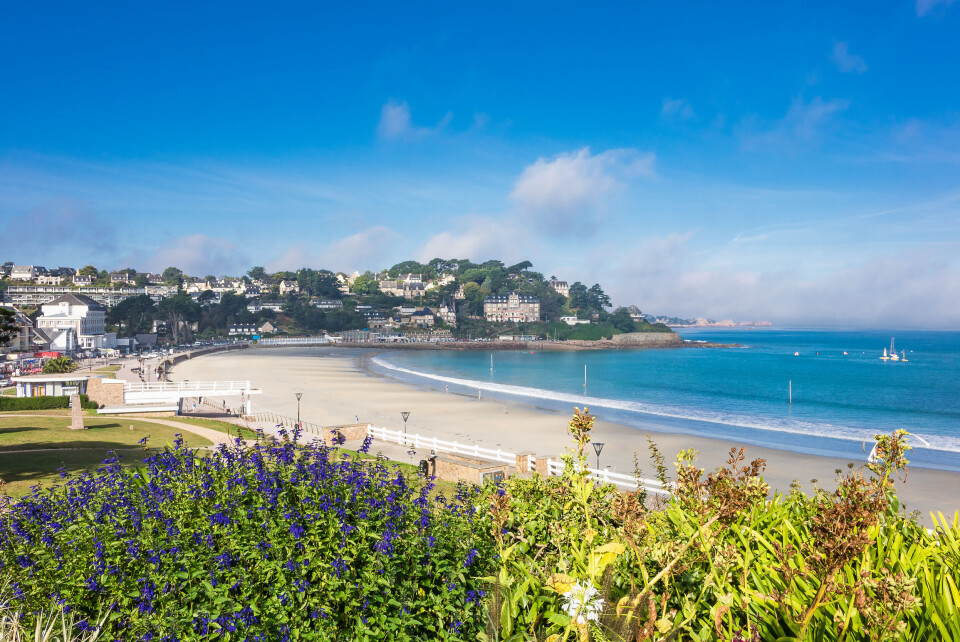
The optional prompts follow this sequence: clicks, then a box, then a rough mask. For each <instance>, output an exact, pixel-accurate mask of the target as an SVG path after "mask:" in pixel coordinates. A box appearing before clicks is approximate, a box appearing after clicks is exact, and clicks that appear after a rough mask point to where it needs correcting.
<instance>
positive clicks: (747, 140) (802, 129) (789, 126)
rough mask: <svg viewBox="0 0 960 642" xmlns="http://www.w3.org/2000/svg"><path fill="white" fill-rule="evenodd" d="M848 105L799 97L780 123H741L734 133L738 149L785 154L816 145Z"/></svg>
mask: <svg viewBox="0 0 960 642" xmlns="http://www.w3.org/2000/svg"><path fill="white" fill-rule="evenodd" d="M849 106H850V101H849V100H845V99H841V98H833V99H831V100H824V99H823V98H821V97H820V96H816V97H815V98H813V100H811V101H809V102H807V101H805V100H804V99H803V98H801V97H798V98H796V99H795V100H794V101H793V103H791V105H790V109H788V110H787V113H786V115H784V117H783V118H781V119H780V120H777V121H775V122H773V123H770V124H769V125H766V126H764V124H763V123H760V122H758V121H757V120H756V119H750V120H747V121H744V122H743V123H741V124H740V126H739V127H738V129H737V134H738V136H739V138H740V144H741V146H742V147H743V148H744V149H747V150H757V149H764V148H775V149H777V150H779V151H784V150H789V149H791V148H796V147H797V146H812V145H816V144H817V143H819V141H820V138H821V136H822V134H823V132H824V130H825V129H826V128H827V127H828V126H829V125H830V124H831V121H832V120H833V119H834V117H835V116H836V115H837V114H839V113H841V112H843V111H844V110H845V109H847V108H848V107H849Z"/></svg>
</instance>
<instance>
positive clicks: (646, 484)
mask: <svg viewBox="0 0 960 642" xmlns="http://www.w3.org/2000/svg"><path fill="white" fill-rule="evenodd" d="M243 421H244V423H245V424H246V425H247V426H248V427H250V428H251V429H254V430H256V429H260V430H263V431H264V432H265V433H267V434H276V433H277V432H278V431H279V430H280V429H285V430H287V431H292V430H293V429H294V428H295V427H296V425H297V421H296V419H292V418H290V417H286V416H284V415H279V414H276V413H272V412H260V413H255V414H252V415H246V416H245V417H243ZM300 426H301V430H302V431H303V433H304V435H306V436H308V437H309V436H316V437H318V438H321V439H324V438H325V437H326V436H327V435H328V433H330V432H331V427H329V426H326V427H325V426H321V425H319V424H315V423H310V422H306V421H301V422H300ZM366 434H367V436H368V437H370V438H371V439H373V440H374V441H380V442H383V443H385V444H396V445H398V446H405V447H410V448H413V449H414V450H419V449H420V448H429V449H430V450H432V451H433V452H434V453H436V454H440V453H448V454H454V455H466V456H468V457H473V458H475V459H482V460H486V461H494V462H498V463H503V464H510V465H511V466H514V465H516V464H517V463H518V459H519V458H518V455H517V453H513V452H510V451H507V450H503V449H502V448H495V449H494V448H484V447H483V446H480V445H479V444H465V443H461V442H458V441H448V440H446V439H440V438H438V437H427V436H424V435H420V434H416V433H405V432H403V431H401V430H391V429H390V428H382V427H379V426H374V425H371V424H367V426H366ZM521 457H525V458H526V466H525V468H526V469H527V470H539V471H540V472H541V473H543V474H546V475H550V476H559V475H562V474H563V467H564V463H563V461H562V460H559V459H554V458H552V457H548V458H545V459H541V460H540V461H539V462H538V459H537V457H536V456H535V455H533V454H527V455H521ZM538 464H539V465H538ZM587 471H588V473H589V475H590V477H591V478H593V479H596V480H598V481H601V482H604V483H607V484H613V485H614V486H616V487H617V488H620V489H622V490H637V489H638V481H639V487H640V488H642V489H643V490H645V491H647V492H648V493H652V494H655V495H664V496H669V495H670V491H669V490H667V489H666V488H664V486H663V484H662V483H661V482H660V481H659V480H657V479H644V478H640V479H639V480H638V479H637V478H636V477H634V476H633V475H625V474H623V473H617V472H613V471H611V470H609V469H603V470H600V469H596V468H588V469H587Z"/></svg>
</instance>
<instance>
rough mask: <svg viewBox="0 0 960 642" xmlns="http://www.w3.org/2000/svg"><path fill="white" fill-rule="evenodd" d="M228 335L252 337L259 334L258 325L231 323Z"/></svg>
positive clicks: (228, 327)
mask: <svg viewBox="0 0 960 642" xmlns="http://www.w3.org/2000/svg"><path fill="white" fill-rule="evenodd" d="M227 333H228V334H229V335H230V336H231V337H236V336H250V335H253V334H257V325H256V324H255V323H231V324H230V325H228V326H227Z"/></svg>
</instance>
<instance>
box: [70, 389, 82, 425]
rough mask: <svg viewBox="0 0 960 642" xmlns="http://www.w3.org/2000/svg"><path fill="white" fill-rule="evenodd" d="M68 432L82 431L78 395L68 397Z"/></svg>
mask: <svg viewBox="0 0 960 642" xmlns="http://www.w3.org/2000/svg"><path fill="white" fill-rule="evenodd" d="M70 417H71V421H70V430H84V429H86V426H84V425H83V408H82V407H81V405H80V395H70Z"/></svg>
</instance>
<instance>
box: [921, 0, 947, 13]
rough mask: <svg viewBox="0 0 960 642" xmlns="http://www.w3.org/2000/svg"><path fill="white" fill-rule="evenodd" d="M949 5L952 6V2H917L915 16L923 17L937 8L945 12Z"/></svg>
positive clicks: (927, 0) (928, 0)
mask: <svg viewBox="0 0 960 642" xmlns="http://www.w3.org/2000/svg"><path fill="white" fill-rule="evenodd" d="M951 4H953V0H917V15H918V16H925V15H927V14H928V13H930V12H931V11H933V10H934V9H938V8H943V9H944V10H946V8H947V7H949V6H950V5H951Z"/></svg>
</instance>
